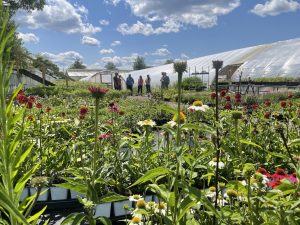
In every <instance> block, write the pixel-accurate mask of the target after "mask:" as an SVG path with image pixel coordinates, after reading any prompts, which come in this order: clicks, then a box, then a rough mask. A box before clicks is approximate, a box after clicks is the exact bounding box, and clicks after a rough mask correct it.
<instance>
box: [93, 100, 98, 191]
mask: <svg viewBox="0 0 300 225" xmlns="http://www.w3.org/2000/svg"><path fill="white" fill-rule="evenodd" d="M99 103H100V99H99V98H96V99H95V106H96V108H95V137H94V141H95V145H94V152H93V159H92V169H93V176H92V185H93V186H94V185H95V181H96V163H97V150H98V123H99Z"/></svg>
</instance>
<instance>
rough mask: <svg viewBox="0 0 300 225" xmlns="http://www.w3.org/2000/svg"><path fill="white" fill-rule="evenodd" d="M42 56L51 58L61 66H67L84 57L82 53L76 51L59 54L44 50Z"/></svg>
mask: <svg viewBox="0 0 300 225" xmlns="http://www.w3.org/2000/svg"><path fill="white" fill-rule="evenodd" d="M41 56H43V57H45V58H47V59H50V60H51V61H52V62H54V63H56V64H57V65H58V66H59V67H60V68H67V67H68V66H70V65H71V64H72V63H73V62H74V61H75V60H76V59H81V60H82V59H83V57H82V55H80V53H78V52H75V51H68V52H61V53H58V54H53V53H49V52H42V53H41Z"/></svg>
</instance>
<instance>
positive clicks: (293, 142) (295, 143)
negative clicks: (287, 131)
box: [288, 138, 300, 147]
mask: <svg viewBox="0 0 300 225" xmlns="http://www.w3.org/2000/svg"><path fill="white" fill-rule="evenodd" d="M298 145H300V138H297V139H294V140H291V141H290V142H289V143H288V146H290V147H293V146H298Z"/></svg>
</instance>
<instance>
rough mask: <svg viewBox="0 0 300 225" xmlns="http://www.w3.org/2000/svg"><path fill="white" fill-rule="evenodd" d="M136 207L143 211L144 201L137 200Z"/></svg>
mask: <svg viewBox="0 0 300 225" xmlns="http://www.w3.org/2000/svg"><path fill="white" fill-rule="evenodd" d="M136 207H138V208H139V209H145V208H146V202H145V200H144V199H139V200H138V201H137V202H136Z"/></svg>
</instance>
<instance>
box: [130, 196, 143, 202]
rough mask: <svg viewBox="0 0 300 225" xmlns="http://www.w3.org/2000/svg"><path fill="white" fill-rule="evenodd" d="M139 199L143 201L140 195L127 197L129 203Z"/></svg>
mask: <svg viewBox="0 0 300 225" xmlns="http://www.w3.org/2000/svg"><path fill="white" fill-rule="evenodd" d="M140 199H143V196H141V195H132V196H129V201H131V202H137V201H138V200H140Z"/></svg>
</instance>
